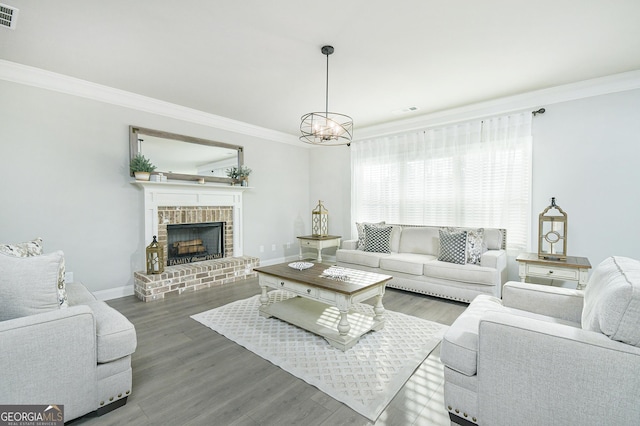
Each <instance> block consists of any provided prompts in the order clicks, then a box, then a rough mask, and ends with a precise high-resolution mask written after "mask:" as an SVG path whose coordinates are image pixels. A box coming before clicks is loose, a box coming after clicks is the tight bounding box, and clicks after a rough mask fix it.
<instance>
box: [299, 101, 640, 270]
mask: <svg viewBox="0 0 640 426" xmlns="http://www.w3.org/2000/svg"><path fill="white" fill-rule="evenodd" d="M543 106H544V107H545V108H546V113H545V114H543V115H538V116H537V117H535V118H534V120H533V180H532V185H533V188H532V210H531V221H532V226H531V235H530V241H531V243H530V244H531V245H530V249H531V251H537V232H538V225H537V219H538V214H539V213H540V212H541V211H542V210H544V208H545V207H547V206H548V205H549V204H550V199H551V197H553V196H555V197H556V198H557V203H558V205H560V206H561V207H562V208H563V210H565V212H567V214H568V253H569V255H574V256H585V257H588V258H589V260H590V261H591V264H592V266H594V267H595V266H596V265H597V264H598V263H600V262H601V261H602V260H604V259H605V258H606V257H608V256H611V255H618V256H628V257H633V258H636V259H640V245H639V244H638V241H637V238H638V236H640V220H639V219H638V218H639V217H640V190H639V189H638V184H639V182H640V167H639V166H638V161H639V159H640V119H638V113H639V112H640V90H637V89H636V90H628V91H623V92H618V93H613V94H607V95H600V96H592V97H588V98H583V99H579V100H573V101H568V102H561V103H554V104H545V105H543ZM536 109H537V108H536ZM483 112H484V113H487V114H490V113H491V112H490V111H487V110H485V111H483ZM439 114H440V116H441V117H439V119H440V120H444V121H446V117H444V118H443V117H442V116H446V114H445V113H439ZM356 136H357V129H356ZM367 137H368V138H369V137H373V136H372V135H370V134H367ZM310 161H311V168H310V170H311V182H312V185H311V189H312V190H311V201H313V200H314V199H315V198H317V197H316V195H315V193H321V194H326V195H323V196H324V197H325V199H326V200H327V208H328V209H329V212H330V213H331V212H332V211H337V212H339V213H338V217H337V218H334V217H333V216H331V214H330V218H331V220H332V223H334V224H335V223H336V220H337V221H338V222H339V223H340V226H339V227H336V228H332V232H334V229H335V232H340V233H342V235H347V236H348V235H350V231H351V226H350V225H351V224H350V221H351V218H350V217H349V216H350V214H349V211H350V200H349V197H348V192H349V190H350V189H349V188H350V175H349V174H347V173H344V171H345V170H348V168H349V153H348V150H343V151H334V149H329V148H325V151H322V152H320V153H316V152H315V151H314V152H313V153H312V155H311V160H310ZM333 165H335V166H336V167H339V168H340V170H335V173H334V168H333V167H334V166H333ZM328 168H329V169H328ZM328 170H331V172H329V173H327V171H328ZM324 188H326V190H325V191H322V189H324ZM509 278H510V279H512V280H518V279H519V278H518V271H517V264H516V262H515V256H512V257H511V258H510V261H509Z"/></svg>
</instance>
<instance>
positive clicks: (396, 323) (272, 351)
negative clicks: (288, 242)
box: [191, 290, 448, 422]
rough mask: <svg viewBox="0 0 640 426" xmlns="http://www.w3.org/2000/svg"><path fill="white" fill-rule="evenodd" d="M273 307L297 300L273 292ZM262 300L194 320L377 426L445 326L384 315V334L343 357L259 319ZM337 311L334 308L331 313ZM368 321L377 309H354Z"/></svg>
mask: <svg viewBox="0 0 640 426" xmlns="http://www.w3.org/2000/svg"><path fill="white" fill-rule="evenodd" d="M268 294H269V298H270V299H271V301H272V302H275V301H281V300H285V299H287V298H289V297H295V296H294V295H293V294H291V293H287V292H286V291H282V290H275V291H271V292H269V293H268ZM259 297H260V296H259V295H256V296H253V297H250V298H249V299H244V300H238V301H236V302H232V303H229V304H228V305H224V306H222V307H219V308H216V309H212V310H210V311H206V312H202V313H200V314H196V315H193V316H192V317H191V318H193V319H194V320H196V321H198V322H200V323H202V324H203V325H205V326H207V327H209V328H211V329H212V330H214V331H216V332H218V333H220V334H222V335H223V336H225V337H227V338H228V339H230V340H233V341H234V342H236V343H238V344H239V345H241V346H244V347H245V348H247V349H249V350H250V351H252V352H254V353H255V354H257V355H259V356H260V357H262V358H264V359H266V360H268V361H270V362H271V363H273V364H275V365H277V366H279V367H280V368H282V369H283V370H285V371H287V372H289V373H291V374H293V375H294V376H296V377H298V378H300V379H302V380H304V381H305V382H307V383H309V384H311V385H313V386H315V387H316V388H318V389H320V390H321V391H322V392H324V393H326V394H327V395H329V396H331V397H332V398H334V399H336V400H338V401H340V402H342V403H344V404H346V405H348V406H349V407H351V408H352V409H353V410H355V411H357V412H358V413H360V414H362V415H363V416H365V417H367V418H368V419H369V420H371V421H373V422H375V421H376V419H377V418H378V417H379V416H380V414H381V413H382V412H383V411H384V409H385V408H386V407H387V405H388V404H389V402H390V401H391V400H392V399H393V397H394V396H395V395H396V393H398V391H399V390H400V389H401V388H402V386H403V385H404V384H405V382H406V381H407V380H408V379H409V378H410V377H411V375H412V374H413V373H414V372H415V370H416V369H417V368H418V367H419V366H420V364H422V362H423V361H424V360H425V359H426V358H427V356H429V354H430V353H431V351H433V349H434V348H435V347H436V346H437V345H438V343H440V340H441V339H442V336H443V334H444V332H445V331H446V330H447V328H448V327H447V326H445V325H442V324H438V323H435V322H431V321H427V320H423V319H420V318H416V317H413V316H410V315H405V314H401V313H398V312H393V311H388V310H387V311H385V325H384V328H383V329H382V330H380V331H374V332H369V333H367V334H366V335H364V336H362V337H361V338H360V340H359V341H358V343H356V345H355V346H354V347H352V348H351V349H349V350H347V351H346V352H343V351H341V350H339V349H336V348H334V347H333V346H331V345H329V343H327V341H326V340H325V339H324V338H323V337H320V336H317V335H315V334H313V333H310V332H308V331H305V330H303V329H301V328H298V327H295V326H293V325H291V324H288V323H286V322H284V321H280V320H278V319H276V318H273V317H272V318H264V317H262V316H260V315H259V314H258V307H259V306H260V301H259ZM328 309H335V308H328ZM353 310H354V311H356V312H360V313H363V314H367V315H372V314H373V307H372V306H370V305H367V304H360V303H358V304H356V305H354V307H353Z"/></svg>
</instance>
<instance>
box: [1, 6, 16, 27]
mask: <svg viewBox="0 0 640 426" xmlns="http://www.w3.org/2000/svg"><path fill="white" fill-rule="evenodd" d="M17 23H18V9H16V8H15V7H13V6H9V5H8V4H2V3H0V27H5V28H10V29H12V30H15V29H16V24H17Z"/></svg>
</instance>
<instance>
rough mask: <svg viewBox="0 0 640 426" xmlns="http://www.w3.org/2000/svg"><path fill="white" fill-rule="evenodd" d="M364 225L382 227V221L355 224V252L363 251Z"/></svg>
mask: <svg viewBox="0 0 640 426" xmlns="http://www.w3.org/2000/svg"><path fill="white" fill-rule="evenodd" d="M365 225H370V226H383V225H384V221H382V222H377V223H373V222H356V228H357V230H358V244H357V245H356V249H357V250H364V239H365V230H364V227H365Z"/></svg>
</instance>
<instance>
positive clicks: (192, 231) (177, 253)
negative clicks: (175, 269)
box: [167, 222, 224, 266]
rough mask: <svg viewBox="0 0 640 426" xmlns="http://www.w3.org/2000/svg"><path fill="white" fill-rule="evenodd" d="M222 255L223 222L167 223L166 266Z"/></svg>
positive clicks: (220, 256)
mask: <svg viewBox="0 0 640 426" xmlns="http://www.w3.org/2000/svg"><path fill="white" fill-rule="evenodd" d="M223 257H224V222H207V223H189V224H179V225H167V266H172V265H182V264H185V263H192V262H200V261H203V260H211V259H221V258H223Z"/></svg>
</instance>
